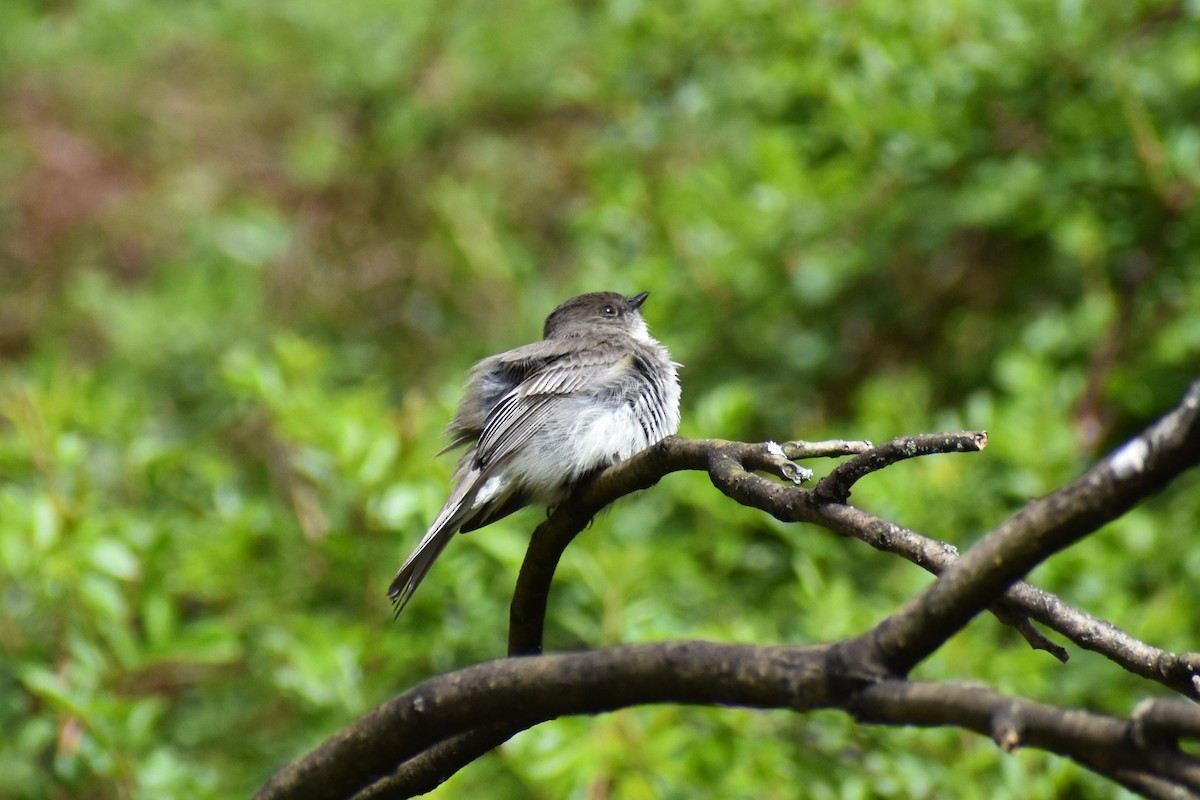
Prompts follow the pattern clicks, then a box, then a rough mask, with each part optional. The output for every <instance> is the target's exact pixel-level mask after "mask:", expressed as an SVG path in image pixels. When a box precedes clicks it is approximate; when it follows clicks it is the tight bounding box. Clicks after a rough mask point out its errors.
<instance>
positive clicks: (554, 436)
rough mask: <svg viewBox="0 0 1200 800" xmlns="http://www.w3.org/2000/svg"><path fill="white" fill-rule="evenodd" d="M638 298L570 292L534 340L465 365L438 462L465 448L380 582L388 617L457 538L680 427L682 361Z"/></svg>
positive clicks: (559, 495)
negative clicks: (446, 492)
mask: <svg viewBox="0 0 1200 800" xmlns="http://www.w3.org/2000/svg"><path fill="white" fill-rule="evenodd" d="M647 296H649V292H642V293H640V294H635V295H632V296H629V297H626V296H624V295H621V294H619V293H617V292H590V293H588V294H581V295H579V296H577V297H572V298H571V299H569V300H566V301H565V302H563V303H562V304H560V305H559V306H558V307H557V308H555V309H554V310H553V311H552V312H551V313H550V315H549V316H548V317H547V318H546V323H545V326H544V327H543V331H542V340H541V341H538V342H533V343H532V344H527V345H524V346H522V347H517V348H515V349H513V350H508V351H506V352H503V353H499V354H497V355H494V356H490V357H488V358H485V359H483V360H482V361H479V362H478V363H476V364H475V365H474V366H473V367H472V368H471V370H470V372H469V374H468V377H467V381H466V387H465V392H464V395H463V398H462V400H461V402H460V403H459V406H458V409H457V411H456V413H455V415H454V418H453V420H452V421H451V422H450V425H449V426H448V427H447V429H446V434H447V435H449V436H450V437H451V442H450V444H448V445H447V446H446V447H445V448H443V449H442V450H441V451H440V452H439V453H438V455H442V454H443V453H445V452H448V451H450V450H453V449H455V448H458V447H464V446H465V447H466V448H467V450H466V451H465V452H464V453H463V455H462V457H461V458H460V459H459V462H458V465H457V467H456V469H455V471H454V474H453V476H452V478H451V480H452V482H453V489H452V490H451V492H450V496H449V497H448V498H447V500H446V502H445V504H444V505H443V506H442V509H441V511H440V512H439V513H438V515H437V517H435V518H434V521H433V523H432V524H431V525H430V526H429V529H428V531H426V533H425V535H424V537H422V539H421V541H420V542H419V543H418V544H417V546H416V549H414V550H413V552H412V554H411V555H409V557H408V558H407V559H406V560H405V561H404V564H403V566H401V567H400V569H399V570H398V571H397V572H396V577H395V578H394V579H393V580H392V583H391V585H390V586H389V587H388V592H387V594H388V597H389V598H390V599H391V601H392V604H393V607H394V610H395V615H396V616H399V614H400V612H401V611H402V610H403V609H404V607H405V606H406V605H407V604H408V602H409V600H411V599H412V596H413V593H414V592H415V591H416V589H417V587H418V586H419V585H420V584H421V581H422V580H424V578H425V577H426V575H428V573H429V570H430V568H431V567H432V566H433V563H434V561H436V560H437V558H438V556H440V555H441V554H442V551H443V550H445V548H446V546H447V545H448V544H449V543H450V540H451V539H453V538H454V534H455V533H457V532H462V533H466V532H468V531H473V530H476V529H478V528H482V527H484V526H485V525H490V524H491V523H493V522H495V521H496V520H498V519H501V518H503V517H506V516H508V515H509V514H511V513H513V512H514V511H517V510H518V509H520V508H524V507H525V506H529V505H535V504H540V505H545V506H547V507H553V506H554V505H556V504H557V503H559V502H561V501H562V500H563V499H564V498H565V497H566V496H567V495H568V494H569V493H570V491H571V489H572V488H574V487H575V486H576V485H577V484H579V483H580V482H581V481H582V480H584V479H585V478H587V477H588V476H590V475H593V474H595V473H596V472H598V471H599V470H601V469H603V468H604V467H608V466H611V465H612V464H615V463H617V462H619V461H623V460H625V459H627V458H629V457H630V456H632V455H634V454H635V453H637V452H639V451H641V450H643V449H645V448H647V447H649V446H650V445H652V444H655V443H657V442H659V441H661V440H662V439H665V438H666V437H667V436H670V435H672V434H674V433H675V432H676V431H677V430H678V429H679V421H680V416H679V400H680V386H679V377H678V373H677V371H676V368H677V367H679V366H680V365H679V364H677V363H675V362H674V361H672V360H671V356H670V354H669V353H668V352H667V349H666V348H665V347H664V346H663V345H661V344H659V343H658V342H657V341H656V340H655V339H654V338H653V337H652V336H651V335H650V331H649V329H648V328H647V326H646V322H645V320H644V319H642V315H641V312H640V309H641V307H642V304H643V303H644V302H645V301H646V298H647Z"/></svg>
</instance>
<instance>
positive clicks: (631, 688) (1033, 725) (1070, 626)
mask: <svg viewBox="0 0 1200 800" xmlns="http://www.w3.org/2000/svg"><path fill="white" fill-rule="evenodd" d="M985 444H986V437H985V436H983V435H981V434H973V433H965V434H936V435H929V436H918V437H905V438H903V439H897V440H894V441H893V442H889V443H885V444H884V445H882V446H880V447H878V448H872V447H871V446H870V445H868V444H867V443H847V442H840V443H828V442H826V443H814V444H808V445H806V444H804V443H797V442H791V443H786V444H784V445H777V444H774V443H770V442H768V443H764V444H743V443H737V442H724V441H719V440H686V439H681V438H678V437H672V438H670V439H667V440H664V441H663V442H661V443H659V444H658V445H656V446H654V447H652V448H650V449H648V450H647V451H645V452H643V453H641V454H639V455H637V456H635V457H634V458H631V459H629V460H628V461H627V462H625V463H623V464H620V465H617V466H615V467H612V468H610V469H608V470H605V471H603V472H602V473H600V474H599V475H597V476H596V477H595V478H594V479H593V480H592V481H590V482H588V483H587V484H586V485H585V486H583V487H581V488H580V489H579V490H577V491H576V492H575V493H574V495H573V496H572V497H570V498H568V500H567V501H566V502H564V503H563V504H562V505H561V506H560V507H559V508H557V509H555V510H554V512H553V513H552V514H551V515H550V517H549V518H548V519H547V520H546V522H545V523H543V524H542V525H541V526H539V527H538V529H537V531H535V535H534V537H533V540H532V541H531V544H530V548H529V551H528V553H527V556H526V561H525V564H524V565H523V566H522V570H521V574H520V577H519V578H518V582H517V589H516V592H515V594H514V598H513V604H512V608H511V622H512V627H511V629H510V640H509V647H510V652H511V653H512V654H513V656H521V657H510V658H508V659H502V660H500V661H494V662H489V663H486V664H480V665H477V666H475V667H469V668H467V669H464V670H460V671H458V672H455V673H451V674H449V675H444V676H440V677H436V678H432V679H430V680H428V681H426V682H425V683H423V684H421V685H420V686H418V687H416V688H414V689H413V690H411V691H409V692H406V693H405V694H403V695H401V696H399V697H397V698H396V699H394V700H393V701H391V702H389V703H387V704H385V705H384V706H381V707H379V708H378V709H376V710H375V711H373V712H371V713H369V714H367V715H365V716H364V717H362V718H360V719H359V720H358V721H357V722H355V723H353V724H352V725H351V726H349V727H348V728H346V729H345V730H343V731H342V732H340V733H339V734H337V735H335V736H334V737H333V738H331V739H330V740H329V741H327V742H326V743H325V744H323V745H321V746H320V747H318V748H317V749H316V750H314V751H313V752H312V753H310V754H309V755H307V756H305V757H303V758H301V759H299V760H298V761H296V762H295V763H294V764H292V765H290V766H289V767H286V768H285V769H283V770H281V771H280V772H279V773H278V774H277V775H276V776H275V777H273V778H272V779H271V781H270V782H268V784H267V785H266V786H264V787H263V789H262V790H261V791H260V793H259V795H258V797H261V798H264V799H265V798H271V799H272V800H274V799H275V798H291V797H306V798H307V797H330V798H342V797H347V796H350V795H353V794H354V793H356V792H360V794H359V795H358V796H359V797H360V798H368V797H369V798H372V800H379V798H384V797H408V796H411V795H412V794H414V793H416V792H420V791H425V790H427V789H429V788H432V787H433V786H435V785H437V784H438V783H440V782H441V781H442V780H444V778H445V777H446V776H447V775H448V774H450V773H452V772H453V771H455V770H457V769H458V768H460V767H461V766H462V765H463V764H465V763H469V761H470V760H473V759H474V758H476V757H478V756H479V755H480V754H481V753H483V752H486V751H487V750H489V749H491V747H494V746H495V745H496V744H499V743H500V742H503V741H504V740H505V739H507V738H509V737H510V736H512V735H513V734H515V733H517V732H519V731H521V730H524V729H525V728H528V727H530V726H532V725H535V724H537V723H538V722H541V721H544V720H546V719H550V718H553V717H555V716H560V715H563V714H581V713H600V712H603V711H609V710H613V709H616V708H622V707H626V706H629V705H636V704H642V703H657V702H673V703H685V704H688V703H690V704H720V705H741V706H750V707H778V708H792V709H794V710H808V709H813V708H827V707H838V708H844V709H847V710H849V711H851V712H852V713H854V714H855V715H856V716H857V717H859V718H860V719H862V720H864V721H869V722H878V723H884V724H897V725H953V726H957V727H961V728H963V729H967V730H973V731H976V732H979V733H984V734H986V735H989V736H991V737H992V738H993V739H995V740H996V741H997V742H998V743H999V744H1000V745H1001V747H1003V748H1005V749H1006V750H1012V749H1015V748H1017V747H1021V746H1031V747H1037V748H1040V749H1045V750H1049V751H1051V752H1056V753H1060V754H1062V755H1065V756H1067V757H1069V758H1072V759H1074V760H1076V761H1078V762H1079V763H1080V764H1082V765H1084V766H1086V767H1087V768H1089V769H1092V770H1094V771H1096V772H1097V773H1099V774H1102V775H1106V776H1108V777H1109V778H1111V779H1112V780H1114V781H1116V782H1118V783H1120V784H1121V785H1123V786H1126V787H1128V788H1130V789H1132V790H1133V791H1137V792H1140V793H1142V794H1144V795H1146V796H1148V797H1179V796H1193V795H1197V794H1200V759H1197V757H1195V756H1193V755H1190V754H1188V753H1187V752H1184V751H1182V750H1180V749H1179V747H1178V742H1179V740H1181V739H1187V740H1196V739H1200V709H1198V708H1197V707H1195V706H1191V705H1187V704H1182V703H1168V702H1164V701H1153V702H1149V703H1145V704H1142V705H1139V706H1138V708H1136V709H1135V710H1134V711H1133V713H1132V714H1131V715H1130V717H1129V718H1128V719H1120V718H1115V717H1110V716H1106V715H1101V714H1094V713H1090V712H1085V711H1075V710H1068V709H1064V708H1059V707H1055V706H1053V705H1048V704H1043V703H1036V702H1034V701H1029V700H1022V699H1016V698H1010V697H1005V696H1002V695H1000V694H998V693H997V692H995V691H994V690H991V689H988V688H986V687H978V686H970V687H968V686H962V685H957V684H930V683H911V682H908V681H907V680H904V676H905V675H907V673H908V671H909V670H910V669H911V667H912V666H913V665H915V664H916V663H917V662H918V661H920V660H921V659H922V658H924V657H925V656H926V655H928V654H929V653H930V652H932V651H933V650H934V649H936V648H937V647H939V646H940V645H941V644H942V643H944V642H945V640H946V639H947V638H948V637H949V636H951V635H953V633H955V632H956V631H957V630H959V629H961V627H962V626H963V625H965V624H966V622H967V621H968V620H969V619H970V618H971V617H973V616H974V615H975V614H977V613H978V612H979V611H980V610H983V609H984V608H991V609H992V610H993V611H994V612H995V613H996V614H997V616H998V617H1000V618H1001V619H1002V620H1003V621H1006V622H1008V623H1009V624H1013V625H1014V626H1015V627H1017V628H1018V630H1022V632H1023V633H1024V634H1025V635H1026V637H1027V638H1028V639H1030V642H1031V644H1033V645H1034V646H1042V645H1049V647H1043V649H1053V648H1054V647H1056V646H1054V645H1053V644H1052V643H1049V642H1048V641H1047V640H1045V639H1044V637H1042V636H1041V634H1040V633H1038V632H1037V631H1036V629H1034V628H1033V627H1032V624H1031V623H1030V620H1031V619H1032V620H1037V621H1038V622H1040V623H1042V624H1044V625H1046V626H1048V627H1050V628H1052V629H1054V630H1056V631H1058V632H1059V633H1061V634H1063V635H1064V636H1067V637H1068V638H1070V639H1071V640H1072V641H1075V642H1077V643H1078V644H1080V646H1082V647H1086V648H1088V649H1092V650H1095V651H1097V652H1100V653H1103V654H1105V655H1106V656H1108V657H1109V658H1110V659H1112V660H1113V661H1114V662H1116V663H1118V664H1120V665H1121V666H1123V667H1124V668H1126V669H1128V670H1130V671H1131V672H1135V673H1137V674H1139V675H1144V676H1145V677H1149V678H1152V679H1154V680H1157V681H1159V682H1160V683H1163V684H1164V685H1167V686H1170V687H1171V688H1173V689H1176V690H1177V691H1180V692H1182V693H1184V694H1185V695H1187V696H1189V697H1197V696H1200V655H1197V654H1183V655H1179V656H1177V655H1174V654H1170V653H1165V652H1163V651H1161V650H1158V649H1156V648H1153V647H1151V646H1149V645H1146V644H1144V643H1142V642H1139V641H1138V640H1136V639H1134V638H1133V637H1130V636H1129V635H1128V634H1126V633H1125V632H1123V631H1121V630H1120V629H1119V628H1117V627H1115V626H1113V625H1111V624H1110V623H1107V622H1105V621H1103V620H1098V619H1095V618H1094V617H1091V616H1089V615H1087V614H1085V613H1083V612H1081V611H1078V610H1076V609H1073V608H1070V607H1069V606H1067V605H1066V604H1064V603H1062V601H1061V600H1059V599H1058V598H1056V597H1054V596H1053V595H1050V594H1048V593H1045V592H1041V591H1040V590H1038V589H1035V588H1034V587H1031V586H1028V585H1027V584H1024V583H1020V582H1019V579H1020V577H1021V576H1022V575H1023V574H1024V573H1025V572H1026V571H1027V570H1028V569H1030V568H1031V567H1032V566H1033V565H1035V564H1037V563H1039V562H1040V561H1041V560H1044V559H1045V558H1046V557H1048V556H1049V555H1051V554H1052V553H1054V552H1057V551H1058V550H1059V549H1062V548H1063V547H1066V546H1068V545H1069V544H1071V543H1072V542H1074V541H1077V540H1078V539H1079V538H1082V537H1083V536H1085V535H1087V533H1089V532H1091V531H1092V530H1095V529H1096V528H1097V527H1099V526H1100V525H1102V524H1103V523H1104V522H1107V521H1108V520H1110V519H1113V518H1114V517H1116V516H1119V515H1120V514H1121V513H1124V511H1126V510H1127V509H1128V508H1130V507H1131V506H1132V505H1133V504H1134V503H1136V502H1138V501H1139V500H1140V499H1142V498H1144V497H1146V496H1148V495H1149V494H1151V493H1153V492H1155V491H1157V490H1158V489H1160V488H1161V487H1162V486H1164V485H1166V483H1168V482H1169V481H1170V480H1172V479H1173V478H1174V477H1176V476H1177V475H1178V474H1179V473H1180V472H1182V471H1183V470H1184V469H1187V468H1189V467H1191V466H1194V465H1195V464H1196V463H1197V462H1198V461H1200V381H1198V382H1197V383H1195V384H1193V386H1192V387H1191V388H1190V389H1189V391H1188V393H1187V395H1186V396H1185V398H1184V400H1183V402H1182V403H1181V404H1180V406H1179V407H1178V408H1176V409H1175V410H1174V411H1172V412H1170V413H1169V414H1167V415H1166V416H1164V417H1163V418H1162V419H1161V420H1159V422H1157V423H1155V424H1154V425H1152V426H1150V427H1149V428H1148V429H1147V430H1146V431H1145V432H1144V433H1143V434H1141V435H1140V436H1138V437H1135V438H1134V439H1133V440H1131V441H1130V442H1129V443H1128V444H1127V445H1125V446H1124V447H1123V448H1121V449H1120V450H1118V451H1117V452H1116V453H1114V454H1112V455H1110V456H1109V457H1108V458H1106V459H1104V460H1103V461H1101V462H1100V463H1099V464H1097V465H1096V466H1095V467H1093V468H1092V469H1091V470H1089V471H1088V472H1087V473H1085V474H1084V476H1082V477H1081V478H1080V479H1079V480H1077V481H1075V482H1074V483H1072V484H1070V485H1068V486H1067V487H1065V488H1064V489H1062V490H1060V491H1058V492H1055V493H1053V494H1051V495H1048V496H1047V497H1045V498H1041V499H1039V500H1034V501H1032V502H1031V503H1029V504H1028V505H1027V506H1026V507H1025V508H1023V509H1022V510H1021V511H1020V512H1019V513H1017V514H1016V515H1014V516H1013V517H1012V518H1010V519H1009V520H1008V521H1006V522H1005V523H1003V524H1002V525H1000V526H999V527H998V528H997V529H996V530H995V531H993V532H992V533H990V534H988V535H987V536H986V537H985V538H984V539H983V540H982V541H981V542H980V544H978V545H977V546H976V547H974V548H972V549H971V550H970V551H969V552H968V553H967V554H966V555H965V556H963V557H961V558H960V557H959V556H958V555H957V551H956V550H955V549H954V548H953V547H951V546H950V545H947V544H945V543H942V542H938V541H936V540H933V539H930V538H928V537H925V536H922V535H921V534H918V533H916V532H914V531H910V530H908V529H905V528H903V527H901V526H898V525H894V524H892V523H890V522H887V521H885V520H882V519H880V518H878V517H875V516H873V515H871V514H869V513H868V512H865V511H862V510H860V509H856V508H853V507H851V506H848V505H845V503H844V502H843V501H844V500H845V499H847V498H848V497H849V492H850V490H851V488H852V486H853V485H854V483H855V482H856V481H857V480H859V479H861V478H862V477H864V476H865V475H867V474H869V473H870V472H872V471H875V470H877V469H880V468H882V467H883V466H887V465H889V464H892V463H895V462H897V461H899V460H903V459H904V458H911V457H914V456H917V455H925V454H928V453H933V452H954V451H957V450H963V449H978V448H979V447H982V446H984V445H985ZM847 453H855V454H856V455H855V457H854V458H852V459H850V460H849V461H847V462H845V463H844V464H842V465H839V466H838V467H836V468H835V469H834V470H833V471H832V472H831V473H830V475H829V476H827V477H826V478H825V479H823V480H822V481H821V482H820V483H818V484H817V487H816V488H815V489H814V490H813V491H805V490H803V489H799V488H797V485H796V484H799V483H801V482H803V481H804V480H806V479H807V478H808V477H810V473H808V471H807V470H805V469H804V468H803V467H800V466H799V465H797V464H795V463H794V462H793V461H792V459H796V458H800V457H819V456H823V455H845V454H847ZM680 469H696V470H701V469H702V470H705V471H707V472H708V474H709V476H710V479H711V480H712V482H713V484H714V485H715V486H716V487H717V488H719V489H720V490H721V491H722V492H724V493H725V494H726V495H728V496H729V497H731V498H733V499H734V500H736V501H738V502H739V503H742V504H744V505H748V506H751V507H754V508H759V509H762V510H764V511H766V512H768V513H770V514H772V515H773V516H775V517H776V518H778V519H781V520H785V521H806V522H812V523H814V524H817V525H820V526H823V527H825V528H827V529H829V530H831V531H833V532H836V533H839V534H843V535H846V536H853V537H855V538H859V539H862V540H863V541H865V542H867V543H868V544H870V545H871V546H872V547H875V548H877V549H879V550H883V551H886V552H892V553H897V554H900V555H903V556H904V557H905V558H908V559H909V560H911V561H913V562H914V563H916V564H918V565H920V566H922V567H923V568H925V569H928V570H930V571H932V572H934V573H937V574H939V575H940V577H939V579H938V580H937V581H936V582H935V583H934V584H933V585H932V586H931V587H929V588H928V589H926V590H925V591H923V592H922V593H921V594H920V595H918V596H917V597H916V598H914V599H913V600H911V601H909V602H908V603H906V604H905V605H904V606H903V607H902V608H901V609H900V610H899V611H897V612H895V613H893V614H892V615H890V616H888V617H887V618H885V619H884V620H883V621H882V622H881V623H880V624H879V625H878V626H876V627H875V628H874V629H872V630H870V631H867V632H866V633H864V634H862V635H861V636H858V637H854V638H851V639H846V640H843V641H839V642H836V643H833V644H831V645H823V646H814V647H803V648H797V647H756V646H750V645H725V644H713V643H708V642H674V643H666V644H654V645H634V646H619V647H612V648H607V649H602V650H595V651H591V652H585V653H573V654H557V655H536V654H538V653H540V652H541V647H542V630H543V627H544V622H543V620H544V616H545V608H546V598H547V596H548V592H549V587H550V583H551V580H552V578H553V574H554V571H555V569H556V567H557V564H558V561H559V559H560V557H561V555H562V552H563V551H564V549H565V548H566V546H567V544H569V543H570V541H571V540H572V539H573V538H574V536H575V535H577V534H578V533H579V531H581V530H583V528H584V527H585V526H586V525H587V524H588V522H589V521H590V519H591V518H592V516H593V515H594V514H595V513H596V512H597V511H598V510H599V509H600V508H603V507H604V506H605V505H607V504H609V503H611V502H613V501H614V500H615V499H617V498H619V497H621V496H623V495H625V494H628V493H630V492H632V491H635V490H637V489H639V488H645V487H647V486H650V485H653V484H654V483H655V482H657V480H658V479H659V478H660V477H662V476H663V475H665V474H668V473H669V472H672V471H676V470H680ZM758 471H761V472H767V473H770V474H772V475H775V476H778V477H780V478H783V479H784V480H785V481H787V482H786V483H780V482H777V481H772V480H768V479H767V478H764V477H762V476H761V475H758V474H755V473H756V472H758ZM1064 655H1065V654H1064ZM397 764H399V767H397Z"/></svg>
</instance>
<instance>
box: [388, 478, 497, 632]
mask: <svg viewBox="0 0 1200 800" xmlns="http://www.w3.org/2000/svg"><path fill="white" fill-rule="evenodd" d="M471 473H475V474H471ZM471 473H468V474H466V475H464V476H462V479H461V480H460V481H458V483H457V485H456V486H455V487H454V491H453V492H451V493H450V497H449V498H448V499H447V500H446V504H445V505H444V506H442V510H441V511H439V512H438V515H437V519H435V520H434V521H433V524H432V525H430V526H429V530H428V531H426V532H425V536H424V537H423V538H422V539H421V541H420V542H419V543H418V544H417V547H416V549H415V550H413V551H412V555H410V556H409V557H408V558H407V559H406V560H405V562H404V565H403V566H402V567H400V569H399V571H398V572H396V577H395V578H392V584H391V586H389V587H388V592H387V593H388V597H389V598H390V599H391V601H392V606H393V607H394V609H395V614H396V616H400V612H401V611H403V610H404V607H405V606H406V605H408V601H409V600H411V599H412V596H413V592H415V591H416V590H417V587H418V586H419V585H420V584H421V581H422V580H424V579H425V576H426V575H427V574H429V569H430V567H432V566H433V562H434V561H437V557H438V556H440V555H441V554H442V551H443V550H445V549H446V545H448V544H449V543H450V540H451V539H453V538H454V534H456V533H458V530H459V528H461V527H462V525H463V523H464V522H465V521H466V520H467V518H468V517H470V516H471V511H472V501H473V500H474V497H475V494H476V492H477V491H478V488H479V483H480V477H481V476H480V475H479V474H478V470H471Z"/></svg>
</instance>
